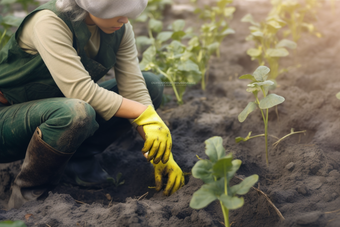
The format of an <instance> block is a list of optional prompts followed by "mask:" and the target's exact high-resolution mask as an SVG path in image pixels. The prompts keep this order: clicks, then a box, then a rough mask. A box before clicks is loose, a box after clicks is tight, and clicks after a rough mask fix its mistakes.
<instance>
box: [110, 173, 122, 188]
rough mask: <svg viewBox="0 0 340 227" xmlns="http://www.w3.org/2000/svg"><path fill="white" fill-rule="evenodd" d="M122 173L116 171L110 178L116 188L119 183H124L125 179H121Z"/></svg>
mask: <svg viewBox="0 0 340 227" xmlns="http://www.w3.org/2000/svg"><path fill="white" fill-rule="evenodd" d="M122 176H123V175H122V173H118V174H117V176H116V179H115V178H112V179H110V180H111V182H112V183H113V184H114V185H115V187H116V188H118V187H119V186H120V185H123V184H125V180H122Z"/></svg>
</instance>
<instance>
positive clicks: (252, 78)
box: [239, 74, 256, 81]
mask: <svg viewBox="0 0 340 227" xmlns="http://www.w3.org/2000/svg"><path fill="white" fill-rule="evenodd" d="M239 79H240V80H252V81H256V80H255V77H253V75H251V74H245V75H242V76H240V77H239Z"/></svg>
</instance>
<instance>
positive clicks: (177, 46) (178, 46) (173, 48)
mask: <svg viewBox="0 0 340 227" xmlns="http://www.w3.org/2000/svg"><path fill="white" fill-rule="evenodd" d="M184 47H185V46H184V45H183V44H182V43H181V42H179V41H177V40H173V41H172V42H171V43H170V44H169V45H168V46H167V47H166V49H167V50H168V51H169V52H172V53H173V54H175V55H176V54H182V53H183V50H184Z"/></svg>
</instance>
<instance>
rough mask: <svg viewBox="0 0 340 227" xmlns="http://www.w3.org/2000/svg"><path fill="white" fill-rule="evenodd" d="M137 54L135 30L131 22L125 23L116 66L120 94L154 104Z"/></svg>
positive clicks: (145, 103)
mask: <svg viewBox="0 0 340 227" xmlns="http://www.w3.org/2000/svg"><path fill="white" fill-rule="evenodd" d="M137 55H138V52H137V48H136V44H135V37H134V32H133V30H132V26H131V24H130V22H129V23H127V24H125V34H124V37H123V39H122V42H121V44H120V46H119V50H118V53H117V56H116V65H115V67H114V69H115V74H116V80H117V86H118V90H119V94H120V95H122V96H123V97H124V98H127V99H131V100H134V101H136V102H139V103H142V104H144V105H146V106H148V105H151V106H153V105H152V101H151V98H150V94H149V92H148V89H147V87H146V84H145V80H144V77H143V75H142V72H141V70H140V68H139V60H138V57H137Z"/></svg>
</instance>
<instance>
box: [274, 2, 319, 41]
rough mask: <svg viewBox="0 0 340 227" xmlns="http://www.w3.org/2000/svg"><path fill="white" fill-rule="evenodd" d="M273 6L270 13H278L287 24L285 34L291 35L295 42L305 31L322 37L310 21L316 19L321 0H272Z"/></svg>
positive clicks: (285, 35)
mask: <svg viewBox="0 0 340 227" xmlns="http://www.w3.org/2000/svg"><path fill="white" fill-rule="evenodd" d="M271 3H272V5H273V8H272V10H271V12H270V14H269V15H277V16H279V17H280V18H281V19H282V20H284V21H285V22H286V24H287V27H288V29H285V30H284V31H283V36H284V37H288V36H291V37H292V39H293V40H294V42H297V41H298V40H299V39H300V38H301V34H302V32H303V31H307V32H309V33H311V34H314V35H316V36H317V37H321V36H322V35H321V34H320V33H319V32H317V31H316V29H315V26H314V25H313V23H311V22H310V21H315V20H316V13H317V9H318V7H319V5H320V1H319V0H272V1H271Z"/></svg>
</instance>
